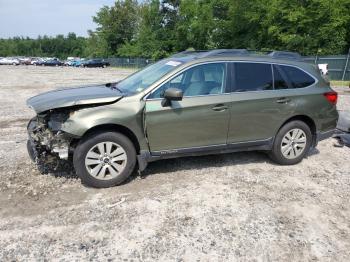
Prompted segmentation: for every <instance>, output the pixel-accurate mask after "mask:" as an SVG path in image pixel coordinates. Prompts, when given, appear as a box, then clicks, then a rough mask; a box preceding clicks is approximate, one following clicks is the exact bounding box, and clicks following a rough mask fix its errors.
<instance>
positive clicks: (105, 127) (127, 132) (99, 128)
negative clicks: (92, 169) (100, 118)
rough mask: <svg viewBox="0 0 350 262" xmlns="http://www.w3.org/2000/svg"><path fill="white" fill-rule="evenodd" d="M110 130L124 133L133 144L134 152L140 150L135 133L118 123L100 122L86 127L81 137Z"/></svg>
mask: <svg viewBox="0 0 350 262" xmlns="http://www.w3.org/2000/svg"><path fill="white" fill-rule="evenodd" d="M110 131H111V132H117V133H121V134H123V135H125V136H126V137H127V138H129V139H130V141H131V142H132V144H133V145H134V147H135V150H136V153H137V154H138V153H139V152H140V143H139V141H138V139H137V137H136V135H135V134H134V132H132V131H131V130H130V129H129V128H127V127H125V126H122V125H118V124H101V125H97V126H94V127H92V128H90V129H88V130H87V131H86V132H85V133H84V134H83V136H82V137H81V139H83V138H85V137H88V136H91V135H93V134H96V133H101V132H110Z"/></svg>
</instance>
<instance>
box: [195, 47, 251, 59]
mask: <svg viewBox="0 0 350 262" xmlns="http://www.w3.org/2000/svg"><path fill="white" fill-rule="evenodd" d="M220 55H249V52H248V50H247V49H216V50H209V51H207V52H203V53H202V54H200V55H199V57H200V58H203V57H209V56H220Z"/></svg>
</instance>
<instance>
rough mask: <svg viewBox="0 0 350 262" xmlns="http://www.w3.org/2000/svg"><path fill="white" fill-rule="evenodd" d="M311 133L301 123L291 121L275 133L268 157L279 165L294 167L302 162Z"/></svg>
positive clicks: (309, 142) (307, 150) (308, 145)
mask: <svg viewBox="0 0 350 262" xmlns="http://www.w3.org/2000/svg"><path fill="white" fill-rule="evenodd" d="M311 142H312V133H311V130H310V128H309V126H308V125H307V124H305V123H304V122H302V121H291V122H289V123H287V124H285V125H284V126H283V127H282V128H281V129H280V130H279V131H278V133H277V135H276V137H275V141H274V144H273V148H272V151H271V152H270V157H271V158H272V160H274V161H275V162H277V163H278V164H281V165H294V164H297V163H299V162H301V161H302V159H303V158H304V157H305V156H306V155H307V153H308V152H309V150H310V147H311Z"/></svg>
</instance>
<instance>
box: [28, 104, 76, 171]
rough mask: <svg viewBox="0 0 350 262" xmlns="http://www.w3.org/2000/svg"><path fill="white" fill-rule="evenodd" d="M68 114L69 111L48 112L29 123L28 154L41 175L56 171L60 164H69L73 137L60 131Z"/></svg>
mask: <svg viewBox="0 0 350 262" xmlns="http://www.w3.org/2000/svg"><path fill="white" fill-rule="evenodd" d="M69 113H70V111H69V110H59V111H58V110H56V111H55V110H49V111H46V112H44V113H40V114H38V115H37V116H36V117H34V118H32V119H31V120H30V121H29V124H28V127H27V130H28V136H29V139H28V142H27V147H28V152H29V155H30V157H31V159H32V160H33V161H34V162H35V163H36V164H37V165H38V167H39V169H40V171H41V172H43V173H48V172H50V171H51V170H56V169H58V168H59V166H61V165H62V163H65V162H70V161H68V160H69V153H70V144H71V142H72V140H73V139H74V137H73V136H72V135H70V134H67V133H65V132H63V131H61V127H62V124H63V123H64V122H65V121H66V120H67V119H68V117H69Z"/></svg>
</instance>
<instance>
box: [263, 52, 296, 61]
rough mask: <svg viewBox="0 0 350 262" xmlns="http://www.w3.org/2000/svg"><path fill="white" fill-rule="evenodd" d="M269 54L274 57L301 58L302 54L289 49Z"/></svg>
mask: <svg viewBox="0 0 350 262" xmlns="http://www.w3.org/2000/svg"><path fill="white" fill-rule="evenodd" d="M268 56H271V57H273V58H282V59H293V60H301V55H300V54H299V53H296V52H288V51H272V52H270V53H269V54H268Z"/></svg>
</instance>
